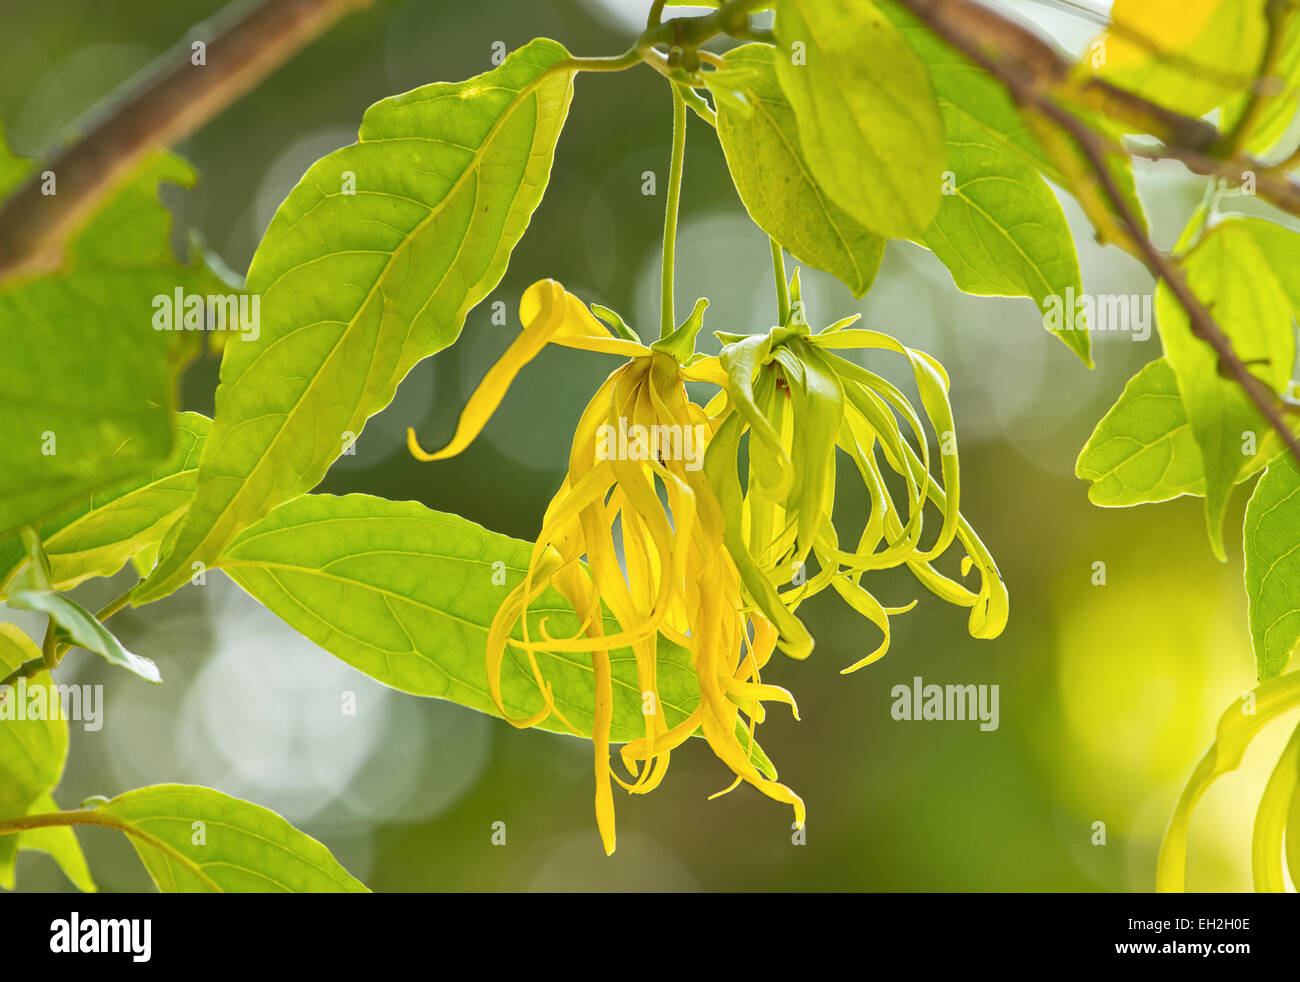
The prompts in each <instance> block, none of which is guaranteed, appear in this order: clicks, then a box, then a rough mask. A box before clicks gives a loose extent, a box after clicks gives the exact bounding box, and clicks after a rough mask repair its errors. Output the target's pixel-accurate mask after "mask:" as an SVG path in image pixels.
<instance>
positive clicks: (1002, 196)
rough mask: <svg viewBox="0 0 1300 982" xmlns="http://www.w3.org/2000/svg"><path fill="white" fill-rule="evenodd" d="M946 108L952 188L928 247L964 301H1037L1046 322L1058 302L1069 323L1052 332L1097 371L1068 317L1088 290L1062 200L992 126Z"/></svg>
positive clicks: (1060, 321)
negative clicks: (1073, 302) (1069, 300)
mask: <svg viewBox="0 0 1300 982" xmlns="http://www.w3.org/2000/svg"><path fill="white" fill-rule="evenodd" d="M942 108H943V118H944V125H945V126H946V127H947V139H948V167H949V170H950V171H951V172H952V177H953V181H952V184H951V185H950V188H949V189H945V193H944V195H943V203H942V204H941V205H940V206H939V213H938V214H937V215H936V216H935V218H934V221H933V222H932V223H931V225H930V227H929V228H928V229H927V230H926V231H925V234H924V235H923V236H922V237H921V241H922V242H924V243H925V245H926V247H927V248H928V249H930V251H931V252H933V253H934V254H935V255H936V256H938V257H939V259H940V260H941V261H942V262H943V264H944V265H945V266H947V267H948V270H949V272H951V273H952V278H953V282H954V283H956V285H957V288H958V289H959V290H962V291H963V292H965V293H974V294H978V295H981V296H1001V297H1031V298H1033V300H1034V303H1035V305H1036V306H1037V308H1038V310H1039V311H1040V312H1043V313H1044V314H1046V313H1047V312H1048V310H1049V301H1055V303H1056V305H1057V306H1056V307H1055V308H1054V309H1056V310H1057V311H1058V312H1061V311H1063V313H1064V316H1061V317H1058V318H1056V322H1055V324H1050V325H1049V330H1051V331H1052V332H1053V333H1054V334H1056V335H1057V336H1058V337H1059V338H1060V339H1061V340H1062V341H1064V342H1065V343H1066V345H1068V346H1069V348H1070V349H1071V350H1072V351H1073V352H1074V353H1075V354H1077V355H1078V356H1079V358H1080V359H1082V360H1083V362H1084V364H1086V365H1091V364H1092V359H1091V357H1090V355H1089V335H1088V331H1087V330H1086V327H1084V328H1083V329H1080V327H1078V326H1076V324H1075V318H1074V311H1073V310H1064V306H1065V303H1066V300H1065V298H1066V297H1074V296H1079V295H1081V294H1082V293H1083V287H1082V284H1081V282H1080V279H1079V260H1078V257H1077V256H1076V255H1075V251H1074V239H1073V237H1072V236H1071V234H1070V226H1069V225H1068V223H1067V222H1066V220H1065V213H1064V212H1062V211H1061V205H1060V203H1059V202H1058V201H1057V200H1056V195H1054V194H1053V193H1052V190H1051V188H1049V187H1048V186H1047V183H1046V182H1045V181H1044V180H1043V179H1042V178H1041V177H1039V176H1038V173H1037V172H1036V171H1035V170H1034V168H1033V167H1032V166H1030V165H1029V164H1026V163H1024V162H1023V161H1022V160H1021V159H1020V158H1019V157H1018V156H1015V155H1012V154H1008V153H1007V152H1006V149H1005V146H1004V145H1003V142H1004V141H1002V140H1000V139H999V138H998V137H997V136H996V135H995V134H994V133H992V132H991V131H990V130H989V129H988V128H987V127H986V126H984V125H983V124H981V123H978V122H976V121H974V120H973V119H972V118H971V117H969V116H967V115H965V114H964V113H961V112H959V111H958V110H956V109H954V108H951V106H950V105H949V104H944V105H943V107H942ZM948 190H951V192H952V193H948ZM1044 319H1045V321H1046V320H1047V318H1046V317H1045V318H1044Z"/></svg>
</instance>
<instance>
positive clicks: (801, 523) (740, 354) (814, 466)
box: [706, 272, 1008, 672]
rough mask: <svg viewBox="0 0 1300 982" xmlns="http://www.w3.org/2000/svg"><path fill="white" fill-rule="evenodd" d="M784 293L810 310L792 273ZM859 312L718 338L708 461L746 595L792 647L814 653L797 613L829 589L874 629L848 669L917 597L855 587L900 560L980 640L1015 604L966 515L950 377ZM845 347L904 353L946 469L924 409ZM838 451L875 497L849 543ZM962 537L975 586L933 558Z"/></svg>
mask: <svg viewBox="0 0 1300 982" xmlns="http://www.w3.org/2000/svg"><path fill="white" fill-rule="evenodd" d="M790 294H791V297H792V300H793V301H794V304H793V306H792V310H795V311H799V312H800V313H802V311H803V309H804V308H803V304H802V301H801V300H800V298H799V277H798V273H797V272H796V274H795V276H794V278H793V279H792V281H791V284H790ZM857 320H858V317H857V316H854V317H850V318H846V319H845V320H842V321H840V322H838V323H836V324H834V325H832V326H831V327H829V328H828V329H826V330H825V331H821V332H819V333H816V334H814V333H812V332H811V331H810V330H809V329H808V326H807V324H806V323H805V322H803V321H802V320H800V321H799V322H795V321H794V320H792V321H791V322H789V323H787V324H786V325H783V326H780V327H776V328H773V329H772V331H770V332H769V333H768V334H766V335H748V336H741V335H726V334H719V338H720V339H721V340H723V342H724V347H723V349H722V353H721V355H720V356H719V363H720V367H721V368H722V369H723V370H724V371H725V372H726V375H727V382H726V387H725V388H726V393H727V396H726V398H727V400H728V404H729V408H730V410H731V412H729V413H723V414H722V416H723V417H725V418H724V419H723V420H722V422H721V423H720V425H719V427H718V430H717V434H716V437H715V439H714V442H713V446H712V452H711V453H710V456H709V460H708V463H707V465H706V472H707V473H708V476H709V480H710V483H711V484H712V486H713V488H714V489H715V491H716V493H717V495H718V497H719V500H720V501H721V503H722V505H723V507H724V511H725V514H726V519H727V521H726V528H727V547H728V549H729V550H730V551H731V553H732V556H733V558H734V559H735V561H736V563H737V564H738V567H739V569H740V573H741V576H742V579H743V582H744V585H745V590H746V593H747V595H748V596H749V597H750V598H751V599H752V602H753V604H754V606H755V607H757V608H758V609H759V610H760V611H762V612H763V613H764V614H765V615H766V616H767V617H768V618H769V619H771V620H772V622H773V623H774V624H775V625H776V626H777V627H778V628H779V630H780V635H781V641H780V643H781V645H782V647H783V649H784V650H785V651H786V653H787V654H790V655H792V656H794V657H802V656H805V655H807V654H808V653H809V652H810V651H811V649H812V638H811V637H810V636H809V634H808V632H807V631H806V630H805V629H804V627H803V624H802V623H801V622H800V621H799V620H798V618H797V617H796V616H795V611H796V610H797V609H798V607H799V605H800V604H801V603H803V601H805V600H806V599H808V598H809V597H811V596H813V595H815V594H816V593H818V592H820V591H821V590H823V589H825V588H826V587H828V586H829V587H832V588H833V589H834V590H835V591H836V592H837V593H839V594H840V596H841V597H842V598H843V599H844V600H845V601H846V602H847V603H848V604H849V605H850V606H851V607H852V608H853V609H854V610H856V611H857V612H858V613H859V614H861V615H862V616H863V617H865V618H866V619H867V620H869V621H871V622H872V623H873V624H875V625H876V627H878V628H879V629H880V631H881V632H882V634H883V640H882V641H881V643H880V645H879V646H878V647H877V648H876V649H875V650H874V651H872V652H871V653H869V654H868V655H866V656H865V657H864V658H861V659H860V660H858V661H856V662H855V663H854V664H852V665H850V666H849V667H847V668H845V669H844V671H845V672H852V671H855V670H856V669H859V668H862V667H864V666H866V665H869V664H871V663H872V662H874V661H876V660H877V659H879V658H881V657H883V655H884V654H885V652H886V651H887V650H888V647H889V640H890V629H889V617H890V616H891V615H893V614H898V613H902V612H904V611H907V610H910V609H911V607H912V606H913V605H914V604H915V601H913V602H912V603H910V604H907V605H906V606H903V607H895V608H889V607H885V606H884V605H882V604H881V603H880V602H879V601H878V600H877V599H876V598H875V597H874V596H873V595H872V594H871V593H870V592H868V591H867V590H866V589H865V588H864V587H863V586H862V585H861V583H860V581H861V578H862V576H863V574H864V573H867V572H870V571H872V570H882V569H889V568H892V567H895V566H900V565H904V564H906V565H907V566H908V568H909V569H911V570H912V572H913V573H914V574H915V575H916V577H917V579H918V580H920V581H921V583H922V584H923V585H924V586H925V587H926V588H927V589H929V590H931V591H932V592H933V593H935V594H937V595H938V596H940V597H942V598H943V599H945V600H947V601H948V602H950V603H954V604H959V605H962V606H966V607H970V608H971V615H970V632H971V634H972V636H974V637H977V638H992V637H996V636H997V635H998V634H1000V633H1001V631H1002V629H1003V627H1004V626H1005V624H1006V620H1007V613H1008V599H1007V591H1006V587H1005V585H1004V584H1003V582H1002V579H1001V576H1000V574H999V573H998V569H997V566H996V564H995V563H994V562H993V558H992V556H990V555H989V552H988V550H987V548H985V546H984V543H983V542H981V541H980V539H979V536H977V535H976V534H975V531H974V530H973V529H972V528H971V526H970V524H969V523H968V522H967V521H966V518H965V517H964V516H963V515H962V514H961V512H960V511H959V493H960V485H959V477H958V474H959V472H958V466H957V443H956V432H955V428H954V425H953V418H952V409H951V407H950V406H949V403H948V376H947V373H946V372H945V371H944V369H943V366H942V365H940V364H939V362H937V361H936V360H935V359H934V358H932V357H930V356H929V355H927V354H925V353H924V352H921V351H917V350H914V349H912V348H908V347H906V346H905V345H903V344H902V343H901V342H899V341H897V340H895V339H894V338H892V337H890V336H889V335H887V334H884V333H881V332H879V331H868V330H861V329H856V328H853V327H852V325H853V324H854V322H856V321H857ZM847 348H858V349H866V350H868V351H871V352H877V353H885V354H894V355H901V356H903V358H904V359H906V362H907V364H908V367H909V368H910V369H911V371H912V376H913V379H914V380H915V383H916V387H917V391H918V393H919V394H920V397H921V404H922V408H923V409H924V415H925V417H926V418H927V419H928V421H929V422H930V424H931V429H932V430H933V433H934V437H935V441H936V444H937V446H938V449H939V466H938V468H937V470H938V472H939V473H938V475H935V474H932V472H931V471H932V468H931V452H930V441H929V438H928V434H927V430H926V427H925V424H924V423H923V422H922V417H921V415H920V414H918V413H917V412H916V411H915V410H914V409H913V408H912V406H911V405H910V404H909V402H908V400H907V398H906V396H904V395H903V393H902V392H901V391H899V389H898V388H897V387H895V386H894V385H892V384H891V383H889V382H888V381H886V380H885V379H884V378H882V377H881V376H879V375H877V374H875V373H874V372H872V371H869V370H868V369H866V368H863V367H861V366H859V365H857V364H855V363H853V362H851V361H848V360H847V359H845V358H842V357H840V356H839V355H838V354H836V353H835V352H836V351H837V350H842V349H847ZM900 420H902V423H901V424H900ZM905 429H906V430H907V431H910V434H911V440H910V441H909V439H908V436H907V433H906V432H905ZM744 434H748V438H749V439H748V458H747V459H748V468H747V473H746V475H745V483H744V485H743V486H742V484H741V481H740V479H739V476H738V474H737V466H738V465H737V461H738V459H740V456H741V455H740V441H741V437H742V435H744ZM913 444H915V447H914V446H913ZM840 452H842V453H844V454H845V455H846V457H847V458H848V459H849V460H850V461H851V462H852V463H853V465H854V470H855V471H856V472H857V474H858V475H859V477H860V478H861V479H862V481H863V484H864V486H865V490H866V492H867V497H868V499H869V501H870V506H869V510H868V512H867V515H866V520H865V523H864V527H863V530H862V532H861V535H860V536H859V538H858V543H857V545H856V547H853V548H843V547H841V544H840V541H839V535H838V533H837V530H836V528H835V525H834V522H833V521H832V512H833V508H834V503H835V485H836V463H837V456H838V454H839V453H840ZM882 462H883V466H884V467H887V468H888V469H889V470H891V471H893V472H894V474H895V475H897V478H901V482H900V481H898V480H897V479H895V481H894V482H893V483H894V484H895V485H897V484H898V483H901V484H902V486H903V491H904V496H903V502H902V504H901V505H900V504H899V503H897V502H896V501H895V495H894V494H891V492H890V490H889V483H887V481H886V479H885V476H884V474H883V473H882ZM927 506H933V509H934V510H935V511H937V512H938V513H939V517H940V519H941V522H940V527H939V530H938V533H937V534H936V535H934V536H933V541H931V542H930V543H929V544H928V545H925V544H923V524H924V522H923V519H924V517H925V512H926V510H927ZM954 541H956V542H958V543H960V545H961V546H962V548H963V549H964V550H965V552H966V556H965V557H964V558H963V560H962V573H963V575H965V574H967V573H969V572H970V570H971V568H972V566H973V567H975V568H977V569H978V570H979V574H980V578H981V585H980V587H979V590H978V592H972V591H971V590H969V589H967V588H966V587H965V586H964V585H962V584H961V583H959V582H957V581H956V580H953V579H950V578H949V577H947V576H945V575H944V574H942V573H940V572H938V571H937V570H935V569H934V567H933V565H932V563H933V562H934V561H935V560H937V559H938V558H939V557H940V556H942V555H943V554H944V553H945V552H946V551H947V550H948V548H949V546H951V545H952V543H953V542H954ZM810 562H811V564H812V567H813V568H812V570H811V571H810V570H809V569H808V568H807V566H808V564H810Z"/></svg>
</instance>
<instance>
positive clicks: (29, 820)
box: [0, 808, 225, 893]
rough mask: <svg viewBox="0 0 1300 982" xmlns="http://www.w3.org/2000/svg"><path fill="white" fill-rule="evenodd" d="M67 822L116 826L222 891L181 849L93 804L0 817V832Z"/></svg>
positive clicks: (48, 826)
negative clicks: (107, 813)
mask: <svg viewBox="0 0 1300 982" xmlns="http://www.w3.org/2000/svg"><path fill="white" fill-rule="evenodd" d="M71 825H99V826H102V827H104V828H109V829H116V830H117V831H119V832H121V833H123V834H125V835H128V836H132V837H134V838H136V839H139V840H140V841H141V842H145V843H148V844H149V845H151V846H153V847H154V848H155V849H157V850H158V851H160V852H162V853H164V854H165V855H167V856H168V857H169V858H170V859H172V860H174V861H175V862H177V863H178V864H179V865H181V866H183V867H185V868H186V869H188V870H189V871H190V872H191V873H193V874H194V875H195V876H197V877H198V878H199V879H200V880H202V881H203V882H204V884H205V885H206V886H208V887H209V888H210V889H211V890H213V891H214V892H215V893H224V892H225V891H224V890H222V889H221V887H220V886H218V885H217V883H216V882H215V881H214V880H213V879H212V878H211V877H210V876H208V875H207V874H206V873H204V872H203V870H202V868H201V867H200V866H199V865H198V864H197V863H195V862H194V860H192V859H190V858H189V857H188V856H186V855H185V854H184V853H182V852H181V851H180V850H179V849H177V848H176V847H175V846H172V845H170V844H168V843H166V842H164V841H163V840H162V839H159V838H157V837H156V836H153V835H150V834H149V833H148V832H145V831H144V830H142V829H140V828H139V827H137V826H135V825H132V824H131V823H130V822H127V821H124V820H123V819H120V818H116V817H115V816H112V815H105V814H103V813H101V812H99V811H98V810H96V809H93V808H81V809H76V810H74V811H66V812H51V813H49V814H46V815H20V816H18V817H17V818H6V819H0V835H14V834H17V833H20V832H26V831H28V830H29V829H48V828H57V827H60V826H71Z"/></svg>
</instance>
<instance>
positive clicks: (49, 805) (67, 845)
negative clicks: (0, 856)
mask: <svg viewBox="0 0 1300 982" xmlns="http://www.w3.org/2000/svg"><path fill="white" fill-rule="evenodd" d="M58 810H59V806H58V804H57V803H56V802H55V801H54V796H53V795H51V794H49V793H48V792H46V793H45V794H43V795H41V796H40V797H39V798H37V799H36V802H35V803H34V804H33V805H32V806H31V807H30V808H28V809H27V814H28V815H47V814H51V813H53V812H57V811H58ZM4 839H15V840H16V846H17V849H18V851H19V852H21V851H23V850H28V851H30V852H43V853H45V854H46V855H47V856H49V857H50V858H51V859H53V860H54V861H55V862H56V863H57V864H58V866H59V869H61V870H63V873H64V875H65V876H67V878H68V879H69V880H71V881H72V885H73V886H75V887H76V888H77V889H78V890H80V891H81V892H82V893H94V892H95V891H96V889H97V888H96V886H95V880H94V878H93V877H92V876H91V875H90V867H89V866H88V865H87V864H86V855H85V853H83V852H82V851H81V843H79V842H78V841H77V836H76V833H75V832H73V830H72V828H71V827H70V826H66V825H52V826H49V827H47V828H43V829H28V830H27V831H25V832H20V833H19V834H18V835H14V836H4V837H2V838H0V843H2V842H3V840H4ZM0 886H2V887H4V888H5V889H6V890H12V889H13V888H14V871H13V866H12V865H10V867H9V868H8V869H5V867H4V863H3V862H2V861H0Z"/></svg>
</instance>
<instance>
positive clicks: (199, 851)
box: [95, 784, 368, 893]
mask: <svg viewBox="0 0 1300 982" xmlns="http://www.w3.org/2000/svg"><path fill="white" fill-rule="evenodd" d="M95 815H97V816H104V817H108V818H111V819H116V820H117V821H119V822H124V823H126V825H127V826H128V829H127V830H126V832H127V835H128V837H129V838H130V840H131V844H132V845H133V846H135V851H136V852H137V853H138V854H139V855H140V859H141V861H143V863H144V865H145V868H146V869H147V870H148V871H149V875H150V876H151V877H153V881H154V883H155V884H157V886H158V889H159V891H160V892H162V893H220V892H224V893H366V892H368V891H367V890H366V887H365V885H364V884H362V883H361V882H360V881H359V880H357V879H356V878H355V877H353V876H352V875H351V874H350V873H348V871H347V870H345V869H344V868H343V867H342V866H340V865H339V863H338V860H336V859H335V858H334V856H333V855H332V854H331V853H330V851H329V850H328V849H326V848H325V847H324V846H323V845H321V844H320V843H319V842H317V841H316V840H315V839H313V838H311V837H310V836H308V835H304V834H303V833H302V832H299V831H298V830H297V829H295V828H294V827H293V826H292V825H290V824H289V823H288V822H286V821H285V820H284V819H283V818H281V817H280V816H279V815H277V814H276V813H275V812H273V811H269V810H268V809H266V808H262V807H261V806H259V805H254V804H251V803H250V802H247V801H242V800H240V799H239V798H232V797H230V796H229V795H226V794H222V793H221V792H220V791H214V790H213V789H212V788H200V787H192V786H188V785H181V784H158V785H154V786H152V787H148V788H140V789H138V790H136V791H128V792H126V793H125V794H120V795H118V796H117V797H116V798H113V799H112V800H111V801H109V802H108V804H106V805H102V806H101V807H99V808H97V809H95Z"/></svg>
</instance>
